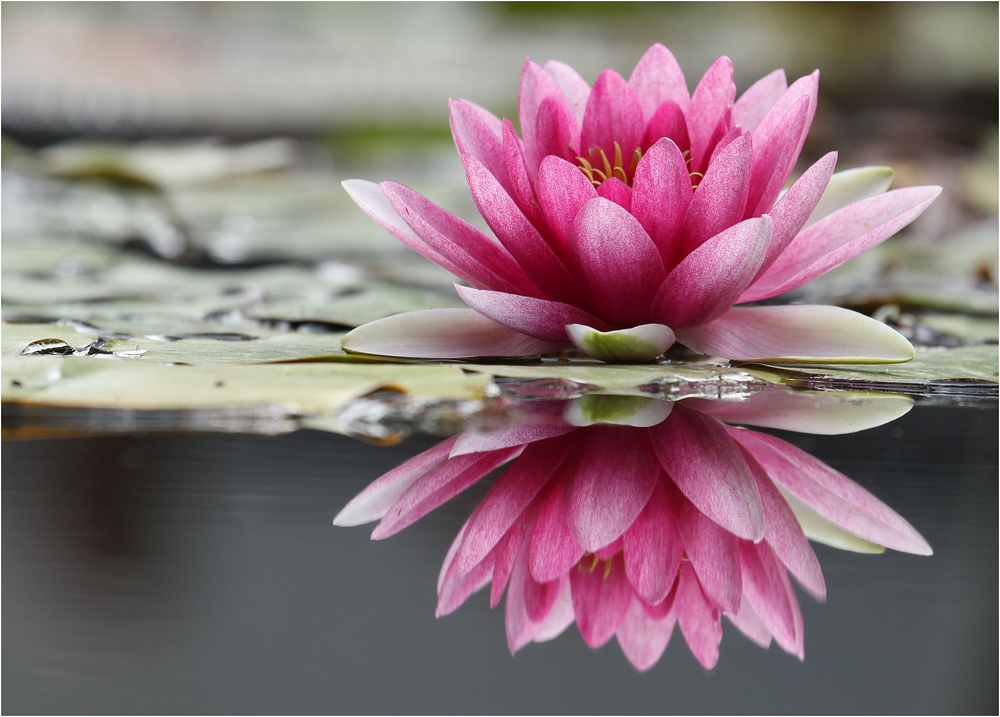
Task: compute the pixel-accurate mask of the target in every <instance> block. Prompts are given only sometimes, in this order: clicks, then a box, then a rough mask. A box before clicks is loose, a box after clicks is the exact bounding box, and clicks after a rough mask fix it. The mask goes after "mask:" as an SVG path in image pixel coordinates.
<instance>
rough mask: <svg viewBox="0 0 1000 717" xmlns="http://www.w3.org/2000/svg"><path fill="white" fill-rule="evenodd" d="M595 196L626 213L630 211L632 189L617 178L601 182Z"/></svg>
mask: <svg viewBox="0 0 1000 717" xmlns="http://www.w3.org/2000/svg"><path fill="white" fill-rule="evenodd" d="M597 194H598V196H601V197H604V198H605V199H608V200H610V201H612V202H614V203H615V204H617V205H618V206H619V207H621V208H622V209H624V210H625V211H626V212H630V211H632V187H630V186H628V185H627V184H625V182H623V181H622V180H620V179H618V177H611V178H609V179H606V180H604V181H603V182H601V186H600V187H598V188H597Z"/></svg>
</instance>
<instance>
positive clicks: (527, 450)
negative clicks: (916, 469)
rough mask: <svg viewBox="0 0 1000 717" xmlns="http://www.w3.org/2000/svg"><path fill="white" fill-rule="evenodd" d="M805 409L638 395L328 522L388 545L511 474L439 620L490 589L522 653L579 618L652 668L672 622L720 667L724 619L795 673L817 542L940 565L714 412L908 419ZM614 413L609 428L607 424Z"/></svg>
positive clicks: (828, 423)
mask: <svg viewBox="0 0 1000 717" xmlns="http://www.w3.org/2000/svg"><path fill="white" fill-rule="evenodd" d="M588 398H589V397H588ZM807 399H808V400H807V401H802V400H801V396H797V395H795V394H791V393H788V392H785V393H779V394H777V395H771V396H763V397H761V399H760V400H756V401H754V402H749V403H747V404H745V405H743V406H742V407H739V404H736V405H737V406H738V407H735V408H734V407H733V405H732V404H729V403H727V402H718V401H703V400H695V401H690V402H689V401H685V402H683V403H684V404H685V405H681V404H671V403H669V402H665V401H658V400H655V399H636V398H631V397H628V398H624V399H621V398H616V397H612V398H610V399H608V398H606V397H600V398H598V399H595V400H589V401H588V400H586V399H585V400H582V401H577V402H575V403H574V404H571V405H570V406H569V408H568V409H565V411H564V409H563V407H562V406H561V405H558V404H541V405H538V406H536V409H535V410H536V411H538V412H539V413H541V414H544V413H545V412H549V413H552V414H554V417H559V416H561V415H562V414H563V413H564V412H565V419H566V421H550V422H540V423H537V424H535V425H524V426H518V427H516V428H511V429H505V430H500V431H496V432H492V433H486V434H477V433H467V434H463V435H460V436H456V437H454V438H450V439H448V440H446V441H443V442H442V443H440V444H438V445H436V446H434V447H433V448H431V449H430V450H428V451H425V452H424V453H421V454H420V455H418V456H416V457H414V458H412V459H410V460H409V461H407V462H406V463H404V464H402V465H401V466H399V467H398V468H396V469H394V470H392V471H390V472H389V473H386V474H385V475H384V476H382V477H381V478H379V479H378V480H376V481H375V482H374V483H372V484H371V485H370V486H369V487H368V488H366V489H365V490H364V491H363V492H362V493H360V494H359V495H358V496H357V497H356V498H355V499H354V500H352V501H351V502H350V503H349V504H348V505H347V506H346V507H345V508H344V510H343V511H341V513H340V514H339V515H338V516H337V518H336V519H335V523H336V524H339V525H357V524H361V523H365V522H369V521H373V520H380V522H379V524H378V526H377V527H376V528H375V531H374V532H373V534H372V538H373V539H381V538H386V537H389V536H391V535H394V534H395V533H397V532H399V531H400V530H402V529H403V528H405V527H407V526H408V525H410V524H412V523H413V522H414V521H416V520H417V519H419V518H420V517H422V516H423V515H425V514H426V513H428V512H430V511H431V510H433V509H434V508H435V507H437V506H438V505H440V504H441V503H443V502H445V501H446V500H449V499H450V498H451V497H453V496H455V495H456V494H457V493H459V492H460V491H462V490H464V489H465V488H467V487H468V486H470V485H472V484H473V483H474V482H476V481H477V480H479V479H480V478H482V477H483V476H485V475H486V474H487V473H489V472H491V471H493V470H494V469H495V468H497V467H498V466H500V465H502V464H504V463H506V462H508V461H513V462H512V463H511V465H510V466H509V467H508V468H507V469H506V471H505V472H504V473H502V474H501V476H500V477H499V478H498V479H497V481H496V482H495V483H494V484H493V486H492V487H491V488H490V490H489V492H488V493H487V495H486V496H485V498H484V499H483V501H482V502H481V503H480V505H479V506H478V507H477V508H476V510H475V511H474V512H473V514H472V515H471V516H470V518H469V520H468V521H467V522H466V524H465V525H464V526H463V527H462V530H461V531H460V533H459V535H458V536H457V537H456V539H455V541H454V543H453V544H452V546H451V550H450V551H449V552H448V556H447V558H446V559H445V562H444V566H443V567H442V570H441V574H440V577H439V580H438V608H437V614H438V615H439V616H440V615H446V614H449V613H451V612H452V611H454V610H456V609H457V608H458V607H459V606H460V605H461V604H462V603H463V602H464V601H465V600H466V599H467V598H468V597H469V596H470V595H472V594H473V593H474V592H476V591H477V590H479V589H481V588H483V587H485V586H486V585H491V589H490V601H491V604H492V605H493V606H496V605H497V604H499V602H500V600H501V598H502V596H503V593H504V591H505V589H506V592H507V600H506V624H507V639H508V645H509V647H510V649H511V652H515V651H516V650H518V649H520V648H521V647H523V646H525V645H526V644H527V643H529V642H531V641H540V640H545V639H550V638H552V637H555V636H556V635H558V634H559V633H560V632H561V631H562V630H564V629H565V628H566V627H568V626H569V625H570V624H572V623H573V622H576V624H577V627H578V628H579V630H580V633H581V635H582V636H583V639H584V641H585V642H586V643H587V644H588V645H590V646H591V647H599V646H600V645H603V644H604V643H605V642H607V641H608V640H609V639H610V638H611V637H612V636H616V637H617V639H618V642H619V644H620V645H621V647H622V649H623V651H624V652H625V654H626V656H627V657H628V659H629V660H630V661H631V662H632V663H633V664H634V665H635V666H636V667H637V668H638V669H640V670H645V669H648V668H649V667H651V666H652V665H653V664H654V663H655V662H656V661H657V660H658V659H659V657H660V655H661V654H662V652H663V650H664V649H665V647H666V645H667V642H668V640H669V638H670V635H671V633H672V631H673V627H674V625H675V624H677V625H679V626H680V630H681V634H682V635H683V636H684V639H685V641H686V642H687V643H688V646H689V647H690V649H691V651H692V653H693V654H694V655H695V657H696V658H697V659H698V661H699V662H700V663H701V664H702V665H704V666H705V667H707V668H711V667H712V666H713V665H714V664H715V663H716V661H717V660H718V656H719V644H720V640H721V636H722V626H721V617H722V616H723V615H726V616H727V617H728V618H729V619H730V621H731V622H732V623H733V624H734V625H735V626H736V627H737V628H738V629H739V630H741V631H742V632H744V633H745V634H746V635H747V636H748V637H750V638H751V639H752V640H754V641H755V642H757V643H759V644H761V645H763V646H765V647H766V646H767V645H768V644H770V642H771V640H772V639H773V640H774V641H775V642H776V643H777V644H778V645H779V646H781V647H782V648H783V649H784V650H786V651H787V652H789V653H791V654H794V655H797V656H798V657H799V658H800V659H801V658H802V657H803V655H804V649H803V645H804V643H803V634H804V633H803V625H802V616H801V613H800V610H799V606H798V602H797V600H796V597H795V593H794V591H793V589H792V585H791V582H790V580H789V577H788V574H789V573H791V575H792V576H794V577H795V579H796V580H797V581H798V582H799V583H800V584H801V585H802V586H803V588H804V589H805V590H806V591H807V592H808V593H809V594H810V595H812V596H813V597H815V598H817V599H819V600H823V599H825V595H826V586H825V583H824V580H823V575H822V572H821V570H820V566H819V563H818V561H817V560H816V556H815V554H814V552H813V550H812V548H811V546H810V545H809V542H808V540H807V536H809V537H812V538H814V539H817V540H820V541H822V542H825V543H828V544H831V545H835V546H837V547H841V548H847V549H851V550H856V551H861V552H879V551H880V550H882V549H883V547H882V546H888V547H891V548H894V549H897V550H903V551H907V552H912V553H918V554H924V555H926V554H930V552H931V550H930V546H929V545H928V544H927V542H926V541H925V540H924V539H923V538H922V537H921V536H920V535H919V534H918V533H917V532H916V530H914V529H913V527H912V526H911V525H910V524H909V523H907V522H906V521H905V520H904V519H903V518H902V517H900V516H899V515H898V514H896V513H895V512H894V511H892V510H891V509H890V508H889V507H888V506H886V505H885V504H884V503H882V502H881V501H879V500H878V499H877V498H875V497H874V496H873V495H871V494H870V493H869V492H867V491H866V490H864V489H863V488H861V486H859V485H857V484H856V483H854V482H853V481H851V480H850V479H848V478H847V477H846V476H844V475H843V474H841V473H839V472H837V471H835V470H833V469H832V468H830V467H829V466H827V465H825V464H824V463H822V462H821V461H818V460H816V459H815V458H813V457H812V456H810V455H809V454H807V453H805V452H804V451H802V450H800V449H798V448H796V447H794V446H792V445H791V444H789V443H787V442H785V441H783V440H781V439H779V438H776V437H774V436H771V435H767V434H763V433H759V432H756V431H752V430H749V429H746V428H737V427H733V426H730V425H726V424H724V423H722V422H720V421H719V420H718V419H717V418H715V417H712V415H710V414H711V413H719V414H720V415H721V416H723V417H726V418H728V419H729V420H735V421H739V422H742V423H746V424H751V425H752V424H754V423H757V424H759V425H766V426H777V427H788V426H789V425H790V424H795V425H796V427H797V428H799V429H802V428H806V429H807V430H808V429H809V428H812V429H813V430H815V431H816V432H823V433H835V432H846V431H854V430H859V429H860V428H864V427H868V426H871V425H878V424H879V423H884V422H886V421H888V420H891V419H892V418H895V417H897V416H899V415H901V414H902V413H905V411H906V410H908V409H909V406H910V402H908V399H899V398H898V397H887V398H886V400H885V401H878V400H873V401H871V402H870V404H869V405H868V406H867V407H861V408H860V414H861V415H860V416H859V415H858V413H859V412H858V411H853V413H854V414H855V415H853V416H849V415H847V413H850V411H848V412H846V413H845V412H843V411H839V412H838V410H839V409H837V408H834V409H833V410H825V409H826V408H827V407H826V406H823V405H821V406H820V408H819V409H817V408H816V407H815V403H816V402H815V399H814V397H813V396H808V397H807ZM823 400H825V399H822V400H821V403H822V402H823ZM609 401H610V405H609ZM839 405H842V404H839ZM808 406H811V407H812V410H811V412H810V410H809V408H807V407H808ZM831 406H832V404H831ZM810 413H811V415H812V418H810V417H809V416H810ZM611 416H614V419H613V420H614V423H613V424H609V423H602V422H600V421H601V419H602V418H604V419H609V417H611ZM595 421H596V422H595ZM574 424H575V425H574Z"/></svg>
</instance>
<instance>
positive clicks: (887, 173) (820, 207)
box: [806, 167, 895, 227]
mask: <svg viewBox="0 0 1000 717" xmlns="http://www.w3.org/2000/svg"><path fill="white" fill-rule="evenodd" d="M894 174H895V172H893V171H892V168H891V167H857V168H855V169H845V170H844V171H843V172H835V173H834V175H833V176H832V177H830V183H829V184H828V185H827V187H826V191H824V192H823V196H822V197H820V200H819V203H818V204H817V205H816V208H815V209H813V212H812V214H810V215H809V219H808V220H807V221H806V226H807V227H808V226H810V225H811V224H815V223H816V222H818V221H819V220H820V219H822V218H823V217H825V216H828V215H830V214H833V213H834V212H835V211H837V210H838V209H843V208H844V207H846V206H847V205H848V204H853V203H854V202H857V201H860V200H862V199H867V198H868V197H874V196H875V195H876V194H881V193H882V192H884V191H886V190H887V189H888V188H889V185H890V184H892V177H893V175H894Z"/></svg>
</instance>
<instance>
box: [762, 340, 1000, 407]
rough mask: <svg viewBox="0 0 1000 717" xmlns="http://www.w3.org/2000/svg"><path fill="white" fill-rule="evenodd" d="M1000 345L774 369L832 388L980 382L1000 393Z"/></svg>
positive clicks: (946, 387)
mask: <svg viewBox="0 0 1000 717" xmlns="http://www.w3.org/2000/svg"><path fill="white" fill-rule="evenodd" d="M997 364H998V351H997V346H996V345H995V344H993V345H989V344H986V345H980V346H961V347H958V348H952V349H937V348H918V349H917V355H916V356H915V357H914V359H913V360H912V361H910V362H908V363H901V364H885V365H880V366H864V367H855V366H851V367H847V366H825V367H819V366H817V367H813V366H809V367H802V368H789V367H787V366H783V367H781V368H780V369H779V368H775V369H774V371H775V372H776V373H779V374H780V375H781V376H782V377H784V378H785V379H786V380H788V381H790V382H792V383H795V382H807V383H808V385H810V386H827V387H829V388H849V387H860V388H868V389H874V388H879V387H884V388H885V390H894V389H895V390H904V389H906V390H908V391H910V392H914V393H923V392H926V393H948V392H954V393H961V392H962V391H963V389H966V390H967V389H972V388H974V387H975V386H976V385H977V384H981V388H982V389H983V391H984V392H985V393H986V394H988V395H994V396H995V395H996V393H997V383H998V380H1000V377H998V370H997Z"/></svg>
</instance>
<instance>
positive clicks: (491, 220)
mask: <svg viewBox="0 0 1000 717" xmlns="http://www.w3.org/2000/svg"><path fill="white" fill-rule="evenodd" d="M463 162H464V163H465V172H466V176H467V177H468V179H469V188H470V189H471V190H472V198H473V200H475V202H476V206H477V207H478V208H479V213H480V214H482V215H483V219H485V220H486V223H487V224H489V225H490V228H491V229H492V230H493V232H494V233H495V234H496V235H497V237H498V238H499V239H500V242H501V243H502V244H503V245H504V247H505V248H506V249H507V251H509V252H510V255H511V256H512V257H513V258H514V260H515V261H516V262H517V263H518V264H519V265H520V266H521V267H523V269H524V271H525V272H526V273H527V274H528V276H529V277H530V278H531V280H532V282H534V284H535V286H538V287H540V288H541V289H542V291H544V292H545V297H546V298H552V299H556V300H562V301H571V302H572V301H578V300H579V291H578V289H577V287H576V284H575V282H574V281H573V277H572V276H571V275H570V273H569V270H568V269H567V268H566V267H565V265H564V264H563V263H562V262H561V261H560V260H559V257H557V256H556V254H555V252H554V251H552V247H550V246H549V245H548V243H547V242H546V241H545V240H544V239H543V238H542V236H541V234H539V233H538V230H537V229H535V227H533V226H532V225H531V222H529V221H528V219H527V217H525V216H524V214H523V213H522V212H521V210H520V209H519V208H518V206H517V204H516V203H515V202H514V200H513V199H512V198H511V196H510V195H509V194H507V192H505V191H504V189H503V187H501V186H500V183H499V182H497V180H496V177H494V176H493V175H492V174H490V173H489V172H488V171H486V168H485V167H484V166H483V165H482V164H481V163H480V162H479V160H477V159H475V158H474V157H465V158H464V159H463Z"/></svg>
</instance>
